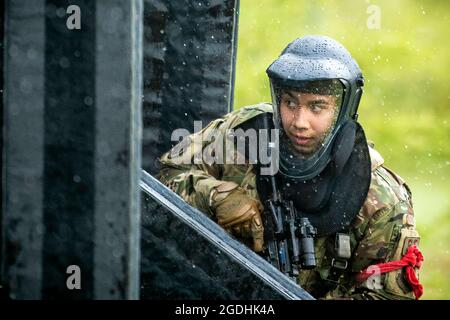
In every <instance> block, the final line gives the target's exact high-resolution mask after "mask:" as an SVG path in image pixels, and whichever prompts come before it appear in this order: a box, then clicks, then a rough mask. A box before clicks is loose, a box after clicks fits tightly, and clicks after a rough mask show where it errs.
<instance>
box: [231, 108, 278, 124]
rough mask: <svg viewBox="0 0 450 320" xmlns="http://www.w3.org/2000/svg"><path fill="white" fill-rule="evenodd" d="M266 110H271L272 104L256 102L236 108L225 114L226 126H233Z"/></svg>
mask: <svg viewBox="0 0 450 320" xmlns="http://www.w3.org/2000/svg"><path fill="white" fill-rule="evenodd" d="M267 112H270V113H271V112H272V105H271V104H270V103H258V104H254V105H249V106H245V107H242V108H239V109H236V110H234V111H233V112H230V113H229V114H227V115H226V116H225V119H226V120H227V123H228V126H229V127H230V128H234V127H237V126H239V125H241V124H242V123H244V122H246V121H248V120H250V119H253V118H254V117H256V116H258V115H260V114H262V113H267Z"/></svg>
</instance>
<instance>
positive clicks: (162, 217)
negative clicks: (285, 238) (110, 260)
mask: <svg viewBox="0 0 450 320" xmlns="http://www.w3.org/2000/svg"><path fill="white" fill-rule="evenodd" d="M141 188H142V191H143V192H142V196H143V201H142V205H143V209H142V242H141V248H142V260H141V298H142V299H312V297H311V296H310V295H309V294H308V293H307V292H305V291H304V290H303V289H302V288H300V287H299V286H297V285H296V284H295V283H294V282H293V281H292V280H290V279H288V278H287V277H286V276H285V275H283V274H282V273H281V272H279V271H278V270H276V269H275V268H274V267H273V266H272V265H271V264H269V263H268V262H266V261H265V260H264V259H263V258H261V257H260V256H258V255H256V254H255V253H254V252H253V251H251V250H250V249H249V248H247V247H246V246H244V245H243V244H241V243H240V242H238V241H236V240H234V239H232V238H231V237H229V235H228V234H227V233H226V232H225V231H224V230H223V229H222V228H221V227H220V226H219V225H217V224H216V223H214V222H213V221H212V220H210V219H209V218H207V217H206V216H205V215H204V214H203V213H201V212H200V211H198V210H196V209H194V208H192V207H190V206H189V205H188V204H187V203H186V202H184V200H183V199H181V198H180V197H178V196H177V195H176V194H174V193H173V192H171V191H170V190H169V189H168V188H166V187H165V186H163V185H162V184H161V183H160V182H159V181H157V180H156V179H155V178H153V177H152V176H150V175H148V174H147V173H145V172H144V173H143V175H142V180H141Z"/></svg>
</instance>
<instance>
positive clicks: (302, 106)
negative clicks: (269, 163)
mask: <svg viewBox="0 0 450 320" xmlns="http://www.w3.org/2000/svg"><path fill="white" fill-rule="evenodd" d="M270 84H271V93H272V103H273V107H274V108H273V109H274V123H275V126H276V127H277V128H278V129H280V150H279V154H280V170H281V172H282V173H283V174H284V175H285V176H290V177H297V178H298V177H301V178H304V179H308V172H311V171H314V168H315V167H317V166H318V165H319V164H318V162H319V159H320V158H321V156H322V155H323V153H324V152H329V150H330V144H331V142H332V140H333V137H334V136H335V134H336V132H337V129H338V127H339V123H338V120H339V116H340V114H341V110H342V104H343V101H344V93H345V86H344V84H343V83H342V82H341V81H340V80H338V79H326V80H311V81H298V82H296V83H295V86H281V85H279V84H278V83H277V82H274V81H272V80H271V81H270Z"/></svg>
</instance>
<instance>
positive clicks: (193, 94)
mask: <svg viewBox="0 0 450 320" xmlns="http://www.w3.org/2000/svg"><path fill="white" fill-rule="evenodd" d="M237 7H238V1H236V0H223V1H206V0H198V1H189V0H184V1H170V0H146V1H145V2H144V101H143V119H144V137H143V149H142V150H143V168H144V169H146V170H147V171H149V172H150V173H155V172H156V171H157V170H158V167H157V162H156V161H155V159H156V157H158V156H160V155H161V154H162V153H164V152H166V151H168V150H169V149H170V147H171V146H172V143H171V140H170V137H171V133H172V131H173V130H174V129H177V128H186V129H188V130H189V131H190V132H193V129H194V123H193V121H194V120H202V121H203V125H204V126H206V124H207V123H209V122H210V121H211V120H213V119H215V118H217V117H219V116H221V115H224V114H225V113H227V112H228V111H231V108H232V96H231V95H232V92H233V90H232V86H233V79H234V73H233V67H234V61H235V52H236V51H235V49H236V34H237V32H236V31H237V21H236V20H237Z"/></svg>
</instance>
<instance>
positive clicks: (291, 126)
mask: <svg viewBox="0 0 450 320" xmlns="http://www.w3.org/2000/svg"><path fill="white" fill-rule="evenodd" d="M335 114H336V97H335V96H332V95H319V94H314V93H302V92H297V91H284V92H283V93H282V94H281V101H280V116H281V121H282V124H283V129H284V131H285V132H286V134H287V136H288V138H289V140H290V141H291V143H292V146H293V148H294V149H295V151H297V153H298V154H299V155H301V156H308V155H311V154H313V153H314V152H316V151H317V150H318V149H319V148H320V146H321V144H322V143H323V141H324V140H325V138H326V136H327V135H328V133H329V132H330V130H331V128H332V126H333V123H334V119H335Z"/></svg>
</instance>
